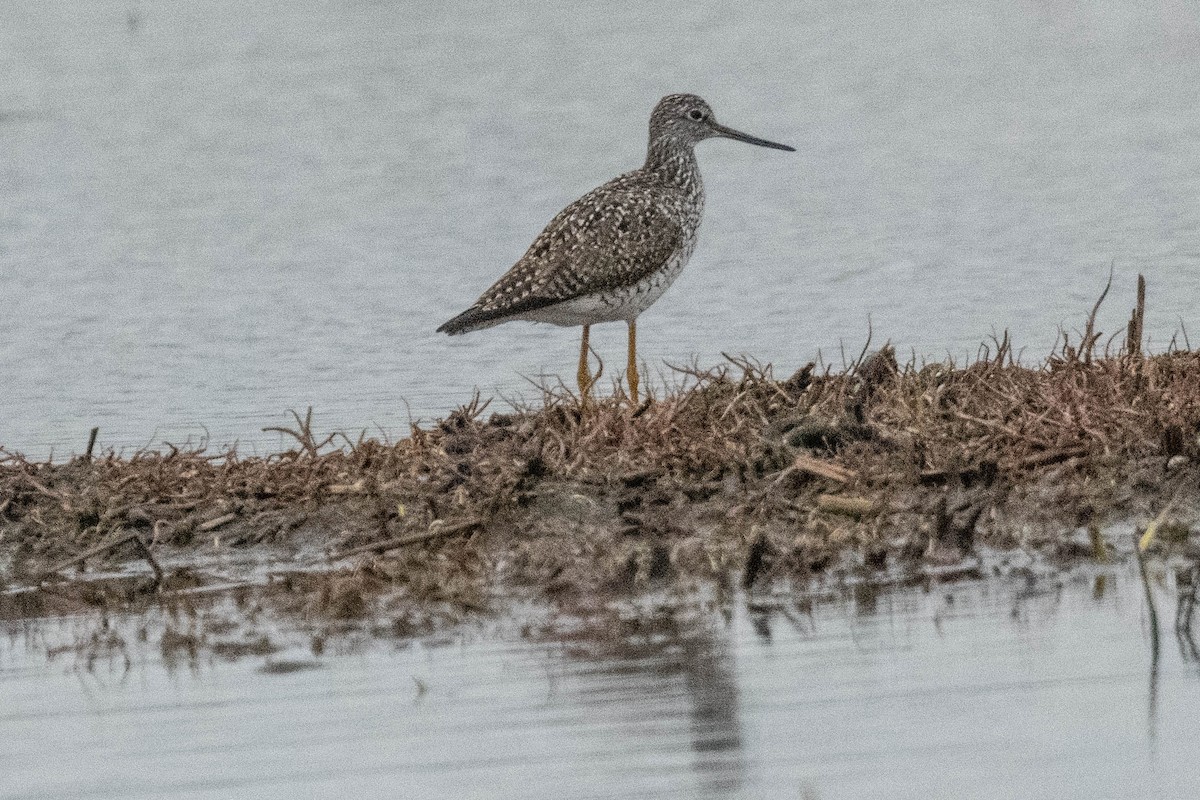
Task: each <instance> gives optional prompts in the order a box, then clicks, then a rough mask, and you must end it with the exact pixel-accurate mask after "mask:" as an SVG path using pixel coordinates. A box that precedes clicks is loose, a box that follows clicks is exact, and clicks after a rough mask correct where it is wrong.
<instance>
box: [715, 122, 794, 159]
mask: <svg viewBox="0 0 1200 800" xmlns="http://www.w3.org/2000/svg"><path fill="white" fill-rule="evenodd" d="M711 124H712V129H713V132H714V133H716V134H717V136H724V137H725V138H727V139H737V140H738V141H739V142H745V143H746V144H756V145H758V146H759V147H771V148H774V149H775V150H787V151H788V152H789V153H794V152H796V148H794V147H789V146H788V145H786V144H780V143H779V142H768V141H767V140H766V139H759V138H758V137H757V136H751V135H750V134H748V133H742V132H741V131H735V130H734V129H733V128H726V127H725V126H724V125H721V124H718V123H716V122H713V123H711Z"/></svg>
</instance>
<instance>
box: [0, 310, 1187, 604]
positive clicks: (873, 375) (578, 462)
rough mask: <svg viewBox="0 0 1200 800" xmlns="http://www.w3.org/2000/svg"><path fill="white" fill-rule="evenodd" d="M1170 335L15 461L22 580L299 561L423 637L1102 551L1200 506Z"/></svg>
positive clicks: (9, 487) (322, 591)
mask: <svg viewBox="0 0 1200 800" xmlns="http://www.w3.org/2000/svg"><path fill="white" fill-rule="evenodd" d="M1106 291H1107V290H1106ZM1101 299H1102V300H1103V298H1101ZM1097 308H1099V303H1098V304H1097ZM1144 314H1145V309H1144V286H1143V287H1141V289H1140V292H1139V304H1138V307H1137V309H1135V310H1134V312H1133V315H1132V318H1131V320H1130V323H1129V326H1128V328H1127V330H1125V331H1122V332H1121V335H1118V336H1115V337H1112V338H1111V339H1109V340H1108V344H1107V345H1104V346H1102V345H1101V336H1102V335H1101V333H1100V332H1099V331H1097V330H1095V318H1096V310H1095V309H1094V310H1093V312H1092V314H1091V315H1090V317H1089V318H1088V320H1087V322H1086V325H1085V326H1084V329H1083V331H1082V333H1080V334H1079V335H1078V336H1075V337H1073V336H1071V335H1069V334H1065V333H1064V334H1063V336H1062V339H1061V340H1060V343H1059V345H1058V347H1057V349H1056V351H1055V352H1054V353H1053V354H1052V355H1051V356H1050V357H1049V358H1048V359H1047V360H1046V361H1045V362H1044V363H1042V364H1040V365H1038V366H1024V365H1022V364H1020V363H1018V362H1017V360H1016V359H1015V357H1014V354H1013V350H1012V346H1011V344H1010V342H1009V341H1008V338H1007V336H1004V337H1002V338H1000V339H998V340H997V341H994V342H993V343H992V344H991V345H990V346H986V347H983V348H981V351H980V356H979V358H978V359H977V360H976V361H974V363H971V364H969V365H966V366H963V367H957V366H955V365H953V364H946V363H934V364H920V363H916V362H910V363H908V364H904V365H901V364H898V363H897V361H896V357H895V353H894V351H893V350H892V348H891V347H888V346H884V347H883V348H881V349H879V350H878V351H876V352H874V353H873V354H871V355H870V356H867V355H866V354H867V352H868V348H866V347H864V349H863V355H862V356H860V357H859V358H858V359H857V360H856V361H855V362H854V363H853V364H851V365H850V366H849V367H848V368H847V369H845V370H843V371H838V372H833V371H832V370H829V369H818V368H817V367H816V366H815V365H813V364H809V365H807V366H806V367H804V368H803V369H801V370H799V371H798V372H796V373H795V374H794V375H791V376H788V377H786V378H784V379H779V378H777V377H776V376H775V375H774V374H773V370H772V368H771V367H770V365H762V364H759V363H757V362H754V361H753V360H750V359H744V358H735V357H727V361H726V363H723V364H721V365H719V366H717V367H714V368H711V369H700V368H697V367H695V366H688V367H674V368H673V370H674V374H675V375H676V377H677V384H676V385H675V386H674V387H672V388H671V389H670V390H668V391H660V393H659V396H658V397H652V398H651V399H650V400H648V401H646V402H645V403H643V404H642V405H640V406H639V407H637V408H636V409H631V408H630V407H629V406H628V404H627V403H626V402H625V400H624V396H623V393H622V391H621V388H620V386H619V385H618V386H617V387H616V391H615V392H614V395H613V396H612V397H609V398H607V399H605V400H602V401H600V402H597V403H594V404H591V405H590V406H589V407H588V408H586V409H581V407H580V403H579V401H578V398H577V397H576V396H574V395H572V394H571V393H570V392H569V391H568V390H566V389H565V388H563V387H561V386H559V387H547V388H545V389H544V397H543V399H542V402H541V403H540V404H539V405H537V406H536V407H531V408H521V409H517V410H514V411H512V412H511V413H492V414H490V415H489V414H488V413H487V412H488V410H489V403H488V402H486V401H484V400H482V398H480V397H479V396H478V395H477V396H475V397H474V398H472V400H471V401H470V402H469V403H467V404H466V405H464V406H462V407H461V408H459V409H457V410H456V411H454V412H453V413H451V414H449V415H448V416H447V417H446V418H445V419H443V420H440V421H438V422H436V423H434V424H432V425H424V426H414V427H413V428H412V430H411V432H410V435H409V436H408V437H407V438H404V439H402V440H401V441H398V442H395V443H384V442H380V441H377V440H373V439H365V438H361V437H360V438H358V439H350V438H347V437H345V436H343V435H341V434H332V435H328V436H321V435H319V434H317V433H316V432H314V431H313V426H312V417H311V410H310V411H309V413H308V414H305V415H300V414H296V415H295V422H296V427H295V428H288V429H286V430H285V432H286V433H287V434H288V435H290V436H291V437H293V438H294V439H295V440H296V443H297V447H296V448H295V449H292V450H289V451H287V452H284V453H279V454H276V455H271V456H268V457H253V458H247V457H243V456H241V455H240V454H238V453H237V452H234V451H229V452H218V453H212V452H207V451H205V450H201V449H181V448H177V447H173V446H169V445H168V446H167V447H166V449H165V450H164V451H144V452H138V453H135V454H134V455H132V456H130V457H128V458H119V457H117V456H116V455H115V454H113V453H111V452H109V453H107V454H103V453H102V454H100V455H92V453H91V447H89V452H88V454H87V455H85V456H83V457H78V458H75V459H73V460H71V461H69V462H67V463H62V464H50V463H34V462H31V461H29V460H27V459H25V458H23V457H21V456H20V455H18V454H15V453H11V452H7V451H4V450H2V449H0V582H3V584H5V585H7V586H9V587H10V589H9V592H10V594H11V592H13V591H15V589H21V590H22V591H24V590H26V589H29V588H30V587H36V586H43V587H45V586H53V587H58V589H56V591H60V592H61V591H62V588H61V587H62V586H63V582H64V577H65V576H66V575H67V573H68V572H69V571H70V570H72V569H74V568H75V566H76V565H78V564H80V563H92V564H93V565H94V564H95V563H97V562H103V561H104V560H106V559H109V560H121V559H122V558H126V559H143V560H145V561H146V562H147V563H148V564H150V565H151V566H152V567H153V570H152V573H153V575H152V576H148V577H147V578H146V580H147V581H150V583H147V584H146V586H147V587H148V588H147V589H146V590H147V591H149V592H151V593H158V594H160V595H162V594H164V593H165V594H168V595H169V594H171V593H172V592H177V591H193V590H194V589H195V587H186V588H185V589H180V588H178V587H177V586H176V584H173V583H172V581H177V575H176V573H175V572H173V571H172V569H171V568H169V567H167V566H161V565H159V564H158V563H157V560H156V558H155V554H161V553H164V552H166V553H179V552H185V553H186V552H197V553H199V552H205V553H210V552H213V551H215V550H221V549H232V550H237V549H244V548H252V547H254V546H271V547H273V548H276V549H284V550H287V551H288V552H290V553H293V554H297V553H298V554H299V555H298V556H296V557H297V558H299V559H300V561H301V562H302V564H301V566H302V567H303V569H302V570H296V571H293V572H292V573H288V574H287V575H284V576H280V575H275V576H274V577H272V578H271V580H270V581H269V583H270V585H271V593H273V594H271V596H273V597H275V598H276V600H277V601H278V603H279V604H280V605H281V607H285V608H286V609H287V610H288V611H290V612H292V613H297V614H301V615H304V616H306V617H325V618H333V619H337V618H356V617H363V616H365V615H369V614H370V613H372V612H373V611H376V610H378V608H379V607H380V604H385V605H387V607H388V608H389V609H391V611H394V612H396V613H401V611H398V609H400V610H403V609H408V611H403V613H401V616H400V617H398V619H399V618H404V617H403V615H404V614H407V613H409V612H410V611H411V609H412V608H415V607H417V606H421V607H424V608H428V607H431V606H437V607H439V608H442V609H446V610H456V611H457V612H458V613H461V612H463V611H471V610H475V609H482V608H486V607H487V606H488V598H489V597H490V596H492V595H493V594H494V591H495V589H496V588H497V587H500V586H502V587H504V588H505V590H506V591H507V592H512V591H522V590H531V591H534V592H536V593H538V594H539V595H541V596H544V597H550V598H552V599H554V600H556V601H557V602H561V603H570V602H573V601H574V600H576V599H580V598H594V597H595V596H596V594H597V593H604V592H623V591H628V590H629V589H633V588H637V587H642V586H647V585H653V584H655V583H656V582H657V583H661V582H664V581H666V582H671V584H672V585H684V586H686V585H688V584H689V582H691V581H695V580H702V579H716V580H718V581H726V580H728V579H730V577H731V576H738V577H739V578H740V580H741V581H742V583H743V584H744V585H745V586H746V587H747V588H754V587H756V586H763V585H766V584H767V583H769V582H771V581H773V580H779V579H793V578H796V577H797V576H800V577H803V576H811V575H815V574H823V573H828V572H829V571H831V570H836V571H843V572H844V571H855V570H857V571H866V572H879V571H881V570H883V571H886V570H905V569H909V570H911V569H920V568H921V567H923V566H929V565H943V566H944V565H949V564H956V563H960V562H962V560H963V559H964V557H967V556H970V555H971V554H972V553H973V552H975V551H976V549H977V548H978V547H980V546H981V545H990V546H994V547H1001V548H1024V549H1025V550H1027V551H1038V552H1041V553H1043V554H1045V555H1049V556H1051V557H1064V558H1066V557H1078V556H1080V555H1084V556H1087V555H1092V554H1095V555H1100V554H1101V551H1102V550H1104V549H1105V548H1103V547H1101V546H1099V545H1095V544H1094V542H1095V541H1096V540H1097V537H1098V534H1096V533H1095V532H1096V531H1097V530H1099V529H1100V528H1102V527H1103V526H1104V525H1105V524H1106V523H1108V522H1111V521H1113V520H1116V519H1120V518H1125V517H1134V516H1137V515H1139V514H1141V515H1148V516H1151V517H1153V516H1155V515H1156V514H1158V513H1159V511H1161V510H1162V509H1163V508H1164V506H1165V505H1166V504H1168V503H1171V504H1172V507H1173V508H1174V509H1176V510H1177V511H1178V513H1179V514H1180V515H1181V516H1182V517H1183V518H1185V519H1186V518H1187V515H1188V513H1190V511H1191V510H1194V509H1195V508H1197V507H1198V506H1197V495H1198V494H1200V483H1198V477H1200V469H1198V468H1197V464H1198V463H1200V441H1198V438H1197V437H1198V434H1200V354H1197V353H1193V352H1190V351H1189V350H1187V349H1183V348H1177V347H1175V345H1174V343H1172V346H1171V347H1170V348H1169V349H1168V351H1167V352H1165V353H1160V354H1156V355H1149V354H1146V353H1144V352H1143V348H1142V333H1141V330H1142V325H1143V320H1144ZM1185 527H1186V523H1185ZM1080 530H1083V531H1089V532H1090V534H1089V535H1091V536H1092V539H1091V540H1090V541H1092V542H1093V544H1092V545H1089V544H1087V543H1086V540H1085V543H1084V544H1082V545H1081V544H1080V543H1079V540H1078V536H1077V533H1078V532H1079V531H1080ZM14 587H15V588H14ZM22 587H23V588H22ZM172 587H175V588H172ZM0 588H3V587H0ZM11 605H12V601H11V600H9V601H7V606H8V607H9V609H8V610H7V611H6V612H5V613H6V614H12V613H15V612H13V611H12V609H11ZM447 613H450V612H449V611H447Z"/></svg>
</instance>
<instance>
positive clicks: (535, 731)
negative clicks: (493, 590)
mask: <svg viewBox="0 0 1200 800" xmlns="http://www.w3.org/2000/svg"><path fill="white" fill-rule="evenodd" d="M1172 591H1173V590H1172V589H1171V587H1170V582H1169V581H1166V580H1164V581H1162V582H1161V585H1160V586H1159V587H1158V588H1157V589H1156V593H1157V602H1158V604H1159V608H1160V610H1162V613H1164V615H1165V616H1169V613H1168V612H1169V609H1170V608H1171V607H1172V601H1173V597H1172V595H1171V592H1172ZM755 602H756V605H748V604H747V603H746V601H745V598H738V599H737V600H735V601H734V602H732V603H731V604H729V605H728V606H720V607H718V609H717V610H715V611H712V612H709V613H700V614H696V613H685V612H678V611H676V612H672V611H670V610H669V607H664V609H663V610H661V611H660V612H657V613H656V612H655V604H654V601H650V600H647V601H644V604H643V607H642V612H641V613H640V614H638V615H632V616H631V615H629V614H626V615H625V616H624V619H625V621H624V622H622V621H621V617H620V615H612V616H598V617H597V618H595V619H593V620H590V621H588V622H586V623H579V622H576V623H563V622H559V623H557V624H555V625H552V626H550V627H549V628H548V629H547V628H545V627H544V626H542V625H540V624H532V625H530V626H529V627H528V628H527V629H526V630H525V631H524V634H523V633H522V631H521V630H520V629H518V628H517V626H515V625H509V624H507V623H506V624H499V623H496V624H494V625H493V624H488V625H485V626H482V627H478V626H477V627H469V629H468V630H467V631H466V632H460V633H457V634H453V635H449V636H445V637H443V638H441V639H435V640H432V641H430V640H426V641H423V642H408V641H406V642H399V643H396V642H394V641H387V640H384V641H375V642H373V643H372V642H359V644H358V645H356V646H355V645H353V643H347V642H343V643H342V644H341V645H336V644H331V645H330V647H329V648H328V649H327V650H326V652H325V653H323V654H322V655H319V656H313V655H312V654H311V653H310V652H308V650H307V649H306V648H305V647H304V646H303V644H304V642H303V640H302V639H301V640H297V647H295V648H293V649H292V650H290V651H285V652H283V653H279V654H276V655H274V656H270V657H267V658H266V659H264V658H257V657H252V658H246V659H242V660H239V661H236V662H232V663H230V662H226V661H223V660H220V659H217V658H211V657H205V656H202V657H201V658H200V659H199V660H198V661H197V662H195V663H191V664H189V663H188V662H187V661H186V660H183V661H181V660H179V659H172V660H168V661H167V662H164V660H163V656H162V654H161V652H160V650H159V648H158V646H157V642H156V640H155V637H154V635H151V636H150V637H149V641H148V642H147V643H138V641H137V637H136V628H137V626H138V625H140V624H141V623H140V622H139V621H121V620H116V621H114V626H115V629H116V630H117V631H119V632H121V633H122V634H123V635H125V636H126V639H127V642H128V645H127V650H126V654H127V655H128V656H129V661H128V664H127V663H126V661H125V654H118V655H115V656H113V657H112V658H100V659H98V660H96V661H94V662H92V663H91V664H90V665H89V663H88V661H87V659H86V658H76V657H75V656H73V655H71V654H69V653H68V654H61V655H58V656H56V657H54V658H52V659H47V656H46V654H45V653H46V651H47V649H48V648H52V647H54V646H56V645H59V644H63V643H71V642H73V641H75V639H76V637H77V636H78V635H79V634H80V633H81V632H83V633H87V632H89V631H91V630H94V629H95V625H96V623H95V622H94V621H86V622H85V621H83V620H76V621H67V622H66V623H63V624H55V623H52V622H48V621H33V622H29V623H25V624H23V625H16V626H13V627H11V628H10V630H9V634H8V636H7V637H5V638H3V639H0V738H2V739H3V741H5V742H6V743H7V744H6V746H5V752H4V755H3V756H2V757H0V758H2V761H0V766H2V768H3V774H4V776H5V777H4V780H3V781H2V782H0V797H4V798H9V797H11V798H18V797H19V798H23V800H29V799H30V798H55V800H67V799H69V798H142V797H145V798H152V797H188V798H214V799H215V798H226V797H235V796H236V797H256V798H291V797H346V796H353V797H361V798H364V799H365V798H376V797H378V798H385V797H386V798H395V797H477V798H493V797H511V798H519V797H531V796H539V797H562V798H576V797H579V798H583V797H606V798H625V797H628V798H635V797H668V798H675V797H677V798H725V797H746V798H755V797H802V798H825V799H826V800H832V799H833V798H868V797H870V798H874V797H891V798H914V800H915V799H916V798H921V799H922V800H929V798H947V799H949V798H962V797H972V798H1009V797H1026V798H1047V800H1049V799H1050V798H1061V797H1122V798H1163V797H1188V796H1191V794H1192V793H1193V792H1194V788H1195V786H1196V785H1197V783H1198V782H1200V768H1198V767H1197V764H1198V763H1200V759H1198V758H1197V756H1200V743H1198V742H1197V739H1196V737H1195V735H1194V733H1195V721H1196V719H1197V716H1198V715H1200V664H1198V663H1197V661H1196V657H1195V653H1194V651H1192V650H1190V649H1188V648H1187V647H1184V646H1180V647H1179V648H1177V647H1176V646H1175V645H1176V641H1175V639H1174V637H1172V636H1170V635H1169V634H1168V633H1166V632H1164V637H1163V643H1164V647H1163V650H1162V655H1161V658H1160V661H1159V664H1158V669H1157V674H1156V676H1154V675H1153V674H1152V670H1151V662H1150V649H1149V646H1148V631H1147V620H1146V613H1145V606H1144V599H1143V596H1142V588H1141V585H1140V583H1139V582H1138V580H1137V578H1136V576H1135V575H1134V573H1133V572H1131V571H1128V572H1127V571H1125V570H1118V571H1117V572H1115V573H1113V572H1100V573H1094V572H1078V573H1075V574H1073V575H1068V576H1066V577H1065V578H1062V579H1057V578H1039V579H1031V580H1026V579H1024V578H1015V577H1013V578H1005V579H999V578H997V579H993V580H989V581H984V582H978V583H968V584H961V585H942V586H934V587H932V588H930V589H928V590H925V589H921V588H914V589H908V590H894V591H889V592H882V593H875V592H872V591H867V590H859V591H857V592H852V593H843V592H839V591H834V592H832V593H830V594H829V595H828V596H819V597H817V598H816V599H815V600H813V601H811V603H796V602H793V601H792V600H789V599H787V598H780V597H775V598H756V601H755ZM634 616H636V619H637V620H638V621H637V622H631V621H629V620H630V619H632V618H633V617H634ZM289 659H290V660H294V661H297V662H303V663H304V664H306V665H314V664H315V665H316V668H312V669H303V670H299V671H294V672H290V673H286V674H277V673H275V672H271V671H264V669H263V666H264V664H265V663H267V662H271V661H273V662H280V661H287V660H289Z"/></svg>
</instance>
